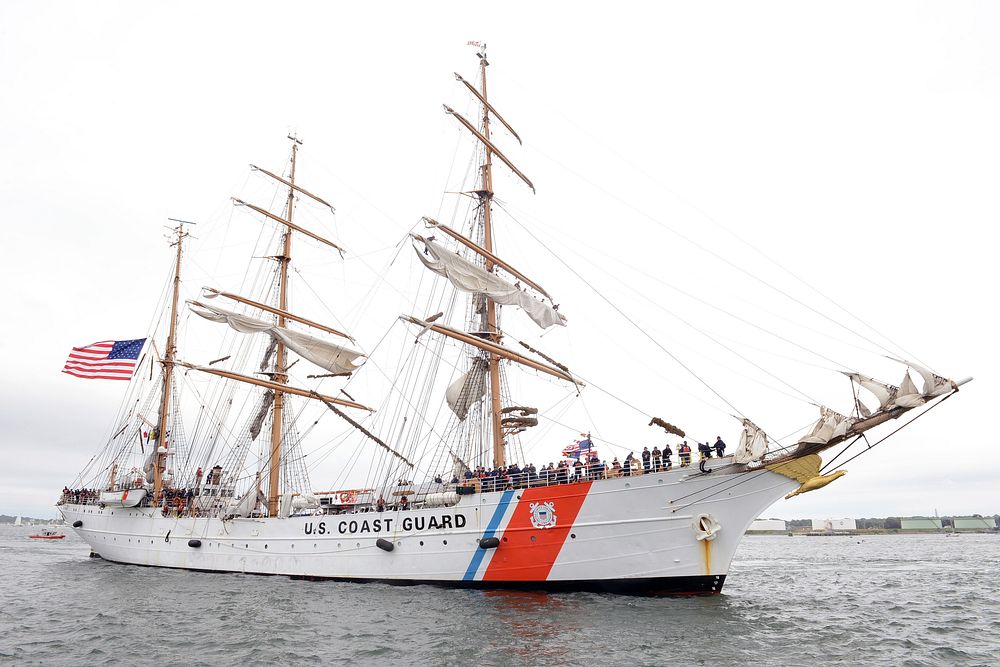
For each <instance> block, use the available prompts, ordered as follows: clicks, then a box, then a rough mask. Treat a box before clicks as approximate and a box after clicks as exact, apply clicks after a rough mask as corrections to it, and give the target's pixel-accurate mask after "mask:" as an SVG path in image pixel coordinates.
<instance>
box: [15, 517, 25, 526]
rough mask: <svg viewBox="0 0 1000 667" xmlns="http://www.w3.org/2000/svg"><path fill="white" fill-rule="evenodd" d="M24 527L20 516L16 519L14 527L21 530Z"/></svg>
mask: <svg viewBox="0 0 1000 667" xmlns="http://www.w3.org/2000/svg"><path fill="white" fill-rule="evenodd" d="M23 525H24V524H23V523H22V522H21V517H20V516H18V517H17V518H16V519H14V527H15V528H20V527H21V526H23Z"/></svg>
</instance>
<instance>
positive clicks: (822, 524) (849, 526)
mask: <svg viewBox="0 0 1000 667" xmlns="http://www.w3.org/2000/svg"><path fill="white" fill-rule="evenodd" d="M812 529H813V530H825V531H833V530H857V529H858V522H857V521H855V520H854V519H813V520H812Z"/></svg>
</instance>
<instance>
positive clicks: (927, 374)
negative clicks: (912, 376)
mask: <svg viewBox="0 0 1000 667" xmlns="http://www.w3.org/2000/svg"><path fill="white" fill-rule="evenodd" d="M889 358H890V359H892V360H893V361H898V362H899V363H901V364H906V365H907V366H909V367H910V368H912V369H913V370H915V371H916V372H917V373H919V374H920V377H921V378H922V379H923V381H924V389H923V391H921V392H920V394H921V395H922V396H924V397H925V398H934V397H936V396H941V395H942V394H947V393H948V392H949V391H952V390H953V389H955V385H954V383H953V382H952V381H951V380H949V379H948V378H943V377H941V376H940V375H937V374H936V373H934V371H932V370H931V369H929V368H925V367H924V366H921V365H920V364H915V363H913V362H912V361H905V360H903V359H895V358H893V357H889Z"/></svg>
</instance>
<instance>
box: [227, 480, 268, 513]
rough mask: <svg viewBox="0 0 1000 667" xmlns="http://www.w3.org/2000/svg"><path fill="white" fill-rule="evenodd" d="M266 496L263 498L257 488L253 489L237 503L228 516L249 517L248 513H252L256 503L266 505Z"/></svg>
mask: <svg viewBox="0 0 1000 667" xmlns="http://www.w3.org/2000/svg"><path fill="white" fill-rule="evenodd" d="M266 502H267V496H265V495H264V494H263V493H262V492H261V490H260V489H259V488H258V487H256V486H255V487H253V488H252V489H250V490H249V491H247V492H246V494H244V496H243V497H242V498H240V501H239V503H237V505H236V507H234V508H233V509H232V510H231V511H230V512H229V515H230V516H242V517H246V516H250V513H251V512H253V511H254V508H256V507H257V504H258V503H266Z"/></svg>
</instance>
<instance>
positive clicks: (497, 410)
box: [478, 47, 507, 468]
mask: <svg viewBox="0 0 1000 667" xmlns="http://www.w3.org/2000/svg"><path fill="white" fill-rule="evenodd" d="M478 55H479V70H480V78H481V80H482V90H481V94H482V99H483V136H484V137H486V142H487V143H485V144H484V148H485V149H486V159H485V160H484V163H483V166H482V181H483V182H482V188H481V189H480V192H481V197H482V199H481V201H482V205H483V247H484V248H485V249H486V252H488V253H492V252H493V225H492V220H491V217H490V216H491V210H490V209H491V208H492V205H493V151H492V150H491V148H490V144H489V141H490V110H489V104H488V102H487V99H488V98H487V96H486V68H487V67H488V66H489V64H490V63H489V61H488V60H486V48H485V47H484V48H483V52H482V53H479V54H478ZM493 264H494V262H493V260H491V259H489V258H487V259H486V270H487V271H489V272H491V273H492V272H493ZM486 331H487V332H488V334H489V336H490V340H491V341H493V342H494V343H496V344H498V345H499V344H500V340H501V338H502V336H501V334H500V329H499V328H498V327H497V307H496V304H495V303H493V300H492V299H486ZM489 374H490V418H491V421H492V424H493V466H494V467H497V468H499V467H500V466H504V465H507V457H506V453H505V451H504V441H503V429H502V426H501V417H502V414H503V413H502V410H503V405H502V404H501V401H500V357H499V356H497V355H496V354H495V353H493V352H490V353H489Z"/></svg>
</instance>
